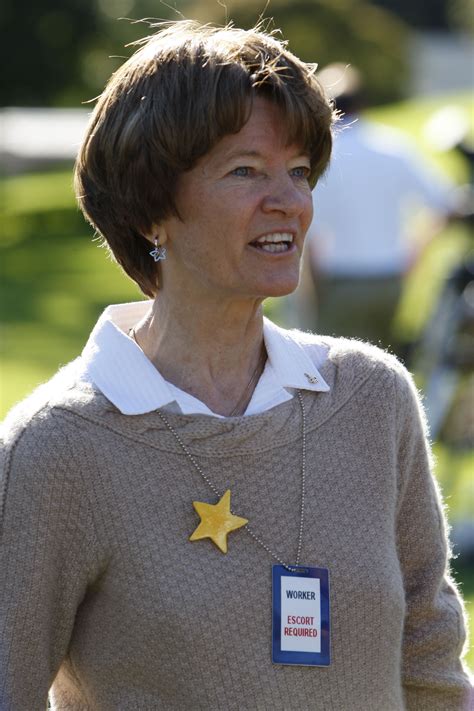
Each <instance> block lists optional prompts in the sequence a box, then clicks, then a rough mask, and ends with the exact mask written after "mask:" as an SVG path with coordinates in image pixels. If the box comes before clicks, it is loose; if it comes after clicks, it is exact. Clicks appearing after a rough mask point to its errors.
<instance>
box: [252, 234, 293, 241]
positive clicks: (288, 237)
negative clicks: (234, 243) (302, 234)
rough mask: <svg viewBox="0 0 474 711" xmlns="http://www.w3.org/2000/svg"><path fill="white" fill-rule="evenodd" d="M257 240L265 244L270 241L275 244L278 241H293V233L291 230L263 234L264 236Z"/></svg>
mask: <svg viewBox="0 0 474 711" xmlns="http://www.w3.org/2000/svg"><path fill="white" fill-rule="evenodd" d="M255 241H256V242H260V243H265V244H268V243H269V242H272V243H275V244H276V243H278V242H293V235H292V234H290V233H289V232H273V233H272V234H269V235H263V237H259V238H258V239H257V240H255Z"/></svg>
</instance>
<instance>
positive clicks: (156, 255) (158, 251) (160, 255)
mask: <svg viewBox="0 0 474 711" xmlns="http://www.w3.org/2000/svg"><path fill="white" fill-rule="evenodd" d="M149 255H150V256H151V257H153V259H154V260H155V262H159V261H160V260H162V259H166V247H161V246H160V245H159V244H158V237H155V249H152V250H151V252H149Z"/></svg>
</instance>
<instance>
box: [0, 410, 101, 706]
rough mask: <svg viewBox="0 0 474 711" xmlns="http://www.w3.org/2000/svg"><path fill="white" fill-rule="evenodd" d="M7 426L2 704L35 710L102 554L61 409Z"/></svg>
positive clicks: (1, 474)
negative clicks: (25, 422) (18, 426)
mask: <svg viewBox="0 0 474 711" xmlns="http://www.w3.org/2000/svg"><path fill="white" fill-rule="evenodd" d="M14 430H15V428H14V427H13V428H11V429H10V431H9V432H7V433H6V437H5V438H4V441H3V443H2V449H1V468H0V570H1V574H0V708H1V709H2V710H4V711H25V710H26V709H28V711H36V710H37V709H38V710H39V709H43V710H44V709H45V708H46V706H47V696H48V690H49V688H50V686H51V684H52V682H53V680H54V677H55V676H56V673H57V672H58V669H59V667H60V665H61V662H62V660H63V659H64V657H65V656H66V655H67V650H68V644H69V641H70V638H71V634H72V629H73V625H74V619H75V615H76V611H77V608H78V606H79V604H80V603H81V600H82V598H83V597H84V594H85V591H86V589H87V586H88V585H89V584H90V583H91V582H92V581H93V580H94V579H95V578H96V577H97V576H98V574H99V571H100V556H99V554H98V545H97V540H96V536H95V533H94V526H93V521H92V517H91V510H90V506H89V505H88V502H87V492H86V491H85V487H84V485H83V483H82V481H81V478H80V470H79V469H78V468H76V467H74V464H73V456H72V451H71V443H70V441H69V440H70V437H68V432H67V427H66V426H65V425H64V423H63V422H62V421H61V418H60V417H54V415H52V414H51V413H49V415H48V414H47V415H46V416H44V417H42V416H41V414H39V415H37V416H35V417H34V418H33V419H32V421H30V422H29V424H28V425H27V426H26V427H24V426H23V427H22V428H19V431H16V432H15V431H14Z"/></svg>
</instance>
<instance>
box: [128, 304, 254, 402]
mask: <svg viewBox="0 0 474 711" xmlns="http://www.w3.org/2000/svg"><path fill="white" fill-rule="evenodd" d="M176 303H177V302H176V301H175V300H173V301H172V302H170V301H169V300H168V299H166V297H165V295H164V294H160V295H159V296H158V297H157V298H156V299H155V301H154V303H153V307H152V309H151V311H150V312H149V313H148V314H147V316H146V317H145V319H144V320H143V321H142V322H141V323H140V324H138V325H137V327H136V328H135V334H136V338H137V341H138V343H139V345H140V346H141V348H142V350H143V351H144V353H145V355H146V356H147V357H148V358H149V360H150V361H151V362H152V363H153V365H154V366H155V367H156V368H157V369H158V370H159V371H160V373H161V375H162V376H163V377H164V378H165V380H167V381H169V382H171V383H173V384H174V385H176V386H177V387H179V388H181V389H182V390H184V391H186V392H188V393H190V394H191V395H193V396H194V397H197V398H198V399H199V400H201V401H202V402H204V403H205V404H206V405H207V406H208V407H209V408H210V409H211V410H212V411H213V412H216V413H217V414H220V415H227V416H228V415H231V414H232V415H240V414H243V412H245V409H246V407H247V405H248V403H249V401H250V399H251V397H252V393H253V390H254V389H255V386H256V384H257V382H258V379H259V377H260V375H261V372H262V371H263V367H264V363H265V359H264V358H262V351H263V348H264V346H263V314H262V306H261V300H256V301H252V302H248V301H246V302H239V303H236V302H235V301H233V302H232V303H221V304H218V305H216V303H215V302H213V303H210V304H202V303H201V304H200V306H199V310H198V309H197V308H196V307H193V305H192V304H190V305H189V306H184V307H183V305H181V304H180V305H179V308H176Z"/></svg>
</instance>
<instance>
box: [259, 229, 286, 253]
mask: <svg viewBox="0 0 474 711" xmlns="http://www.w3.org/2000/svg"><path fill="white" fill-rule="evenodd" d="M294 242H295V238H294V235H293V234H292V233H291V232H271V233H269V234H267V235H262V237H259V238H258V239H256V240H254V241H253V242H250V246H251V247H253V248H254V249H257V250H258V251H260V252H266V253H268V254H280V253H282V252H289V251H291V249H292V247H293V246H294Z"/></svg>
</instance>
